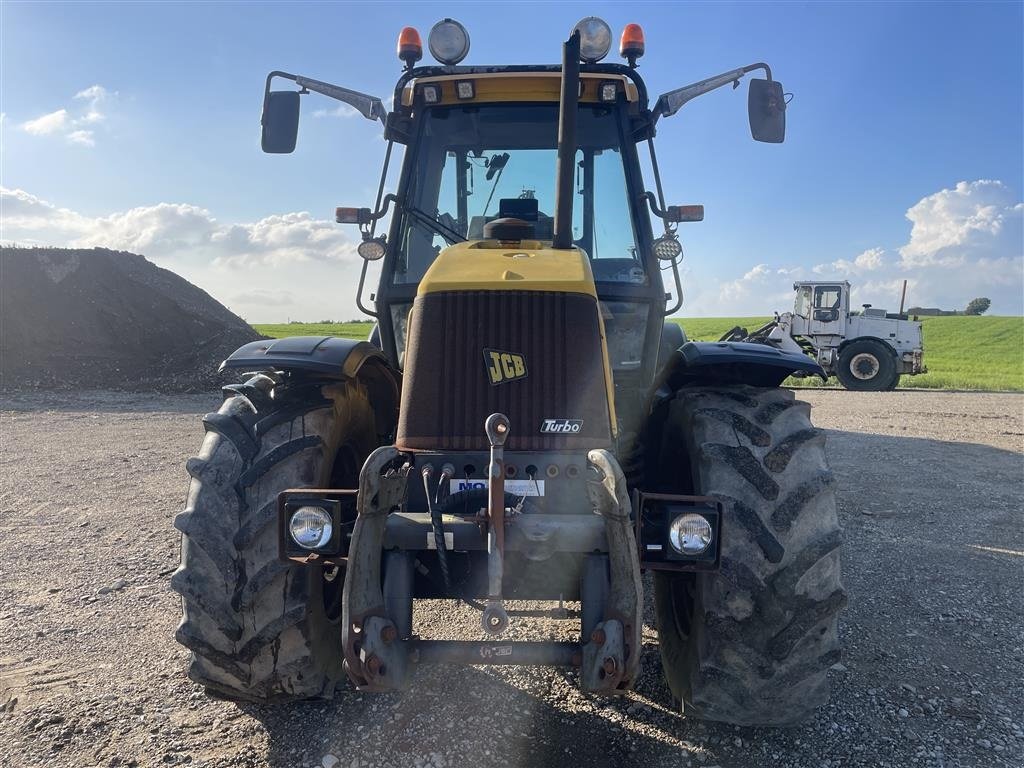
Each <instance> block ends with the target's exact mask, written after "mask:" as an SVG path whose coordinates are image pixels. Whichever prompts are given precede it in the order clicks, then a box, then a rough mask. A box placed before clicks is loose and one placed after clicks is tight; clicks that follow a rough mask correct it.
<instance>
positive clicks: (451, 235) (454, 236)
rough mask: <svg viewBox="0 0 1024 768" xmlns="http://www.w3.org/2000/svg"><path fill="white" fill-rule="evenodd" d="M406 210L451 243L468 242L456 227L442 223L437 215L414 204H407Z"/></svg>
mask: <svg viewBox="0 0 1024 768" xmlns="http://www.w3.org/2000/svg"><path fill="white" fill-rule="evenodd" d="M405 212H406V213H408V214H409V215H410V216H412V217H413V218H414V219H416V221H418V222H420V223H421V224H426V225H427V226H428V227H429V228H430V229H431V231H432V232H434V233H435V234H438V235H440V236H441V237H443V238H444V239H445V240H447V241H448V243H449V244H455V243H464V242H466V238H464V237H463V236H462V235H460V234H459V233H458V232H456V231H455V230H454V229H452V228H451V227H449V226H447V225H446V224H442V223H441V222H440V221H438V220H437V219H436V218H435V217H433V216H431V215H430V214H429V213H426V212H424V211H421V210H420V209H419V208H413V207H412V206H410V205H407V206H405Z"/></svg>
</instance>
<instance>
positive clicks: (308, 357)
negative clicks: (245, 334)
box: [220, 336, 387, 379]
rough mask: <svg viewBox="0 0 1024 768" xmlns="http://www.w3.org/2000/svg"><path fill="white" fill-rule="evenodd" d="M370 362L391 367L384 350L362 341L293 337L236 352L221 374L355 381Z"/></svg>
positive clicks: (332, 337) (246, 347) (327, 337)
mask: <svg viewBox="0 0 1024 768" xmlns="http://www.w3.org/2000/svg"><path fill="white" fill-rule="evenodd" d="M370 360H378V361H380V362H383V363H385V364H387V358H385V357H384V353H383V352H382V351H381V350H380V347H378V346H376V345H374V344H371V343H369V342H367V341H359V340H358V339H342V338H338V337H336V336H289V337H287V338H284V339H263V340H262V341H252V342H249V343H248V344H245V345H244V346H241V347H239V348H238V349H236V350H235V351H234V352H232V353H231V354H230V355H229V356H228V359H227V360H225V361H224V362H223V363H221V364H220V370H221V371H225V370H227V369H229V368H244V369H246V370H247V371H266V370H274V371H305V372H307V373H317V374H321V375H323V376H332V377H336V378H345V379H351V378H355V376H356V375H357V374H358V373H359V369H360V368H362V367H363V365H365V364H366V363H367V362H368V361H370Z"/></svg>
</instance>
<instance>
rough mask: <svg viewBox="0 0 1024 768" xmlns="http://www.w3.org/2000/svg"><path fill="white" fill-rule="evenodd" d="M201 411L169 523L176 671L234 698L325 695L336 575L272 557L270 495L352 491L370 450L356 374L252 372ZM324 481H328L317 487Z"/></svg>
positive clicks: (334, 670)
mask: <svg viewBox="0 0 1024 768" xmlns="http://www.w3.org/2000/svg"><path fill="white" fill-rule="evenodd" d="M228 390H230V391H232V392H234V394H233V396H230V397H227V399H225V401H224V404H223V405H222V406H221V408H220V410H219V411H218V412H217V413H211V414H207V416H206V417H205V418H204V419H203V425H204V426H205V428H206V437H205V439H204V440H203V445H202V448H201V449H200V451H199V456H198V457H197V458H194V459H191V460H189V462H188V464H187V469H188V473H189V475H191V477H192V481H191V484H190V485H189V490H188V500H187V501H186V504H185V510H184V511H183V512H181V513H180V514H179V515H178V516H177V517H176V518H175V519H174V527H175V528H177V529H178V530H179V531H181V534H182V537H181V565H180V566H179V567H178V570H177V571H176V572H175V573H174V576H173V577H172V578H171V587H172V588H173V589H174V590H175V591H176V592H178V593H179V594H180V595H181V598H182V609H183V610H182V613H183V615H182V619H181V623H180V624H179V626H178V629H177V632H176V633H175V637H176V639H177V640H178V642H180V643H181V644H182V645H184V646H185V647H186V648H188V649H189V650H190V651H192V657H191V661H190V664H189V670H188V674H189V677H191V678H192V679H193V680H195V681H196V682H198V683H201V684H202V685H204V686H205V687H206V689H207V691H208V692H209V693H212V694H214V695H217V696H220V697H222V698H229V699H234V700H238V701H257V702H259V701H269V700H275V699H300V698H310V697H317V696H321V695H324V696H329V695H330V694H331V693H332V692H333V690H334V685H335V683H336V681H338V680H339V679H340V678H341V676H342V666H341V664H342V658H343V657H342V653H341V648H342V646H341V623H340V621H339V618H340V616H339V614H340V609H339V607H340V596H341V590H342V585H343V583H344V573H343V572H339V571H338V570H336V569H326V568H324V567H321V566H302V565H290V564H288V563H285V562H282V561H280V560H279V559H278V541H277V525H276V522H277V495H278V493H280V492H281V491H283V490H286V489H288V488H316V487H334V488H337V487H348V488H355V487H356V484H357V483H358V473H359V469H360V467H361V465H362V461H363V459H364V458H365V457H366V455H367V454H368V453H369V452H370V451H371V450H373V449H374V448H375V447H376V444H377V441H376V430H375V424H374V421H375V420H374V414H373V410H372V408H371V407H370V404H369V401H368V399H367V393H366V390H365V388H364V387H363V385H362V384H361V383H359V382H357V381H344V382H327V383H325V382H323V381H320V382H306V383H298V384H294V385H291V384H288V385H286V384H284V383H282V382H279V381H277V380H275V379H272V378H270V377H269V376H265V375H257V376H255V377H253V378H252V379H250V380H249V381H248V382H246V383H245V384H241V385H236V386H233V387H227V388H226V390H225V391H226V392H228ZM328 484H330V485H328Z"/></svg>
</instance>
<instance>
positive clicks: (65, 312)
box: [0, 248, 261, 392]
mask: <svg viewBox="0 0 1024 768" xmlns="http://www.w3.org/2000/svg"><path fill="white" fill-rule="evenodd" d="M259 338H261V337H260V336H259V334H257V333H256V331H254V330H253V329H252V328H251V327H250V326H249V325H248V324H247V323H246V322H245V321H244V320H242V319H241V318H240V317H238V316H237V315H235V314H234V313H232V312H230V311H229V310H228V309H227V308H226V307H224V305H222V304H221V303H219V302H218V301H217V300H215V299H214V298H213V297H211V296H210V295H209V294H208V293H206V292H205V291H203V290H201V289H199V288H197V287H196V286H194V285H192V284H191V283H189V282H188V281H187V280H185V279H183V278H181V277H179V276H178V275H176V274H174V273H173V272H170V271H168V270H166V269H161V268H160V267H158V266H156V265H155V264H152V263H151V262H149V261H147V260H146V258H145V257H143V256H139V255H136V254H134V253H125V252H122V251H110V250H107V249H104V248H94V249H63V248H2V249H0V385H2V386H3V388H4V389H22V388H65V387H87V388H111V389H127V390H150V389H156V390H161V391H174V392H198V391H205V390H209V389H211V388H212V387H216V386H218V384H220V383H221V381H222V380H221V376H220V375H218V373H217V366H218V365H219V364H220V362H221V361H222V360H223V359H224V358H225V357H226V356H227V355H229V354H230V353H231V352H232V351H234V350H235V349H237V348H238V347H239V346H241V345H242V344H245V343H247V342H250V341H254V340H256V339H259Z"/></svg>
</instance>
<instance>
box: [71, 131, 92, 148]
mask: <svg viewBox="0 0 1024 768" xmlns="http://www.w3.org/2000/svg"><path fill="white" fill-rule="evenodd" d="M93 136H94V133H93V132H92V131H82V130H79V131H72V132H71V133H69V134H68V141H70V142H71V143H72V144H81V145H82V146H83V147H95V146H96V140H95V139H94V138H93Z"/></svg>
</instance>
